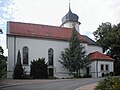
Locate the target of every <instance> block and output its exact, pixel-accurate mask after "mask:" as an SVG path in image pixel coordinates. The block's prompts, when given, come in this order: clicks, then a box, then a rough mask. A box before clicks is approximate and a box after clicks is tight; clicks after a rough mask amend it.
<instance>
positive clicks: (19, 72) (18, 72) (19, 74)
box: [13, 51, 24, 79]
mask: <svg viewBox="0 0 120 90" xmlns="http://www.w3.org/2000/svg"><path fill="white" fill-rule="evenodd" d="M23 75H24V70H23V68H22V64H21V54H20V51H18V55H17V63H16V65H15V68H14V73H13V78H14V79H22V78H23Z"/></svg>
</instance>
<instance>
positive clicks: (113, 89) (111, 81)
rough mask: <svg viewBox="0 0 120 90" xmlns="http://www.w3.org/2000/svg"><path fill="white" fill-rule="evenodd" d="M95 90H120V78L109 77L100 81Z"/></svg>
mask: <svg viewBox="0 0 120 90" xmlns="http://www.w3.org/2000/svg"><path fill="white" fill-rule="evenodd" d="M94 90H120V77H111V76H108V77H106V78H105V79H104V80H102V81H100V82H99V83H98V85H97V86H96V88H95V89H94Z"/></svg>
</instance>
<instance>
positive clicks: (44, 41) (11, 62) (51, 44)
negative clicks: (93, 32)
mask: <svg viewBox="0 0 120 90" xmlns="http://www.w3.org/2000/svg"><path fill="white" fill-rule="evenodd" d="M78 19H79V17H78V16H77V15H76V14H74V13H72V11H71V9H70V7H69V11H68V13H67V14H66V15H65V16H64V17H63V18H62V24H61V26H58V27H57V26H50V25H42V24H33V23H23V22H12V21H8V23H7V34H6V35H7V48H8V64H7V77H8V78H12V77H13V70H14V67H15V65H16V62H17V54H18V51H19V50H20V53H21V63H22V65H23V68H25V71H27V73H28V74H29V73H30V64H31V61H32V60H36V59H38V58H42V57H43V58H45V60H46V63H48V65H49V66H48V73H49V76H50V77H57V78H68V77H72V76H71V75H70V73H69V71H67V70H65V69H63V68H62V64H61V63H60V62H59V61H58V60H60V54H61V51H64V49H65V48H67V47H68V46H69V42H68V41H69V39H70V37H71V33H72V30H73V26H75V28H76V30H77V31H78V32H79V25H80V22H79V21H78ZM79 38H80V41H81V44H82V45H83V46H85V51H86V55H88V56H89V58H90V59H91V60H92V63H91V64H90V65H89V66H88V68H86V69H84V70H82V72H81V73H82V75H84V74H90V75H92V77H94V78H97V77H101V76H102V74H105V73H108V72H113V61H114V60H113V59H112V58H110V57H109V56H106V55H104V54H102V51H103V50H102V47H101V46H99V45H97V44H96V42H95V41H93V40H92V39H90V38H89V37H88V36H85V35H81V34H79Z"/></svg>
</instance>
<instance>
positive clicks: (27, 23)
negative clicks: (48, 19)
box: [7, 21, 72, 29]
mask: <svg viewBox="0 0 120 90" xmlns="http://www.w3.org/2000/svg"><path fill="white" fill-rule="evenodd" d="M7 22H8V23H18V24H26V25H37V26H48V27H56V28H65V29H72V28H67V27H61V26H53V25H45V24H39V23H29V22H17V21H7Z"/></svg>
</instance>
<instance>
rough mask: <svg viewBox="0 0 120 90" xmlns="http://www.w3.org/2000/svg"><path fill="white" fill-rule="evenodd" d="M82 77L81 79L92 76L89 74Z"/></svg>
mask: <svg viewBox="0 0 120 90" xmlns="http://www.w3.org/2000/svg"><path fill="white" fill-rule="evenodd" d="M82 77H83V78H91V77H92V76H91V75H89V74H85V75H83V76H82Z"/></svg>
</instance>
